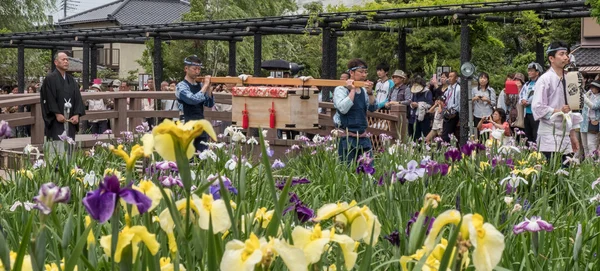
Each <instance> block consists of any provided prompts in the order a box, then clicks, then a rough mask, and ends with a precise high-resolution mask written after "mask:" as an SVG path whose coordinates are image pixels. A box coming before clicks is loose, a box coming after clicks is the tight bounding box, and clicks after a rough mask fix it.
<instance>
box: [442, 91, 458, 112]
mask: <svg viewBox="0 0 600 271" xmlns="http://www.w3.org/2000/svg"><path fill="white" fill-rule="evenodd" d="M455 92H456V89H452V98H453V99H452V100H453V101H454V104H456V95H455V94H456V93H455ZM457 115H458V112H456V110H455V109H448V108H444V119H445V120H451V119H453V118H456V116H457Z"/></svg>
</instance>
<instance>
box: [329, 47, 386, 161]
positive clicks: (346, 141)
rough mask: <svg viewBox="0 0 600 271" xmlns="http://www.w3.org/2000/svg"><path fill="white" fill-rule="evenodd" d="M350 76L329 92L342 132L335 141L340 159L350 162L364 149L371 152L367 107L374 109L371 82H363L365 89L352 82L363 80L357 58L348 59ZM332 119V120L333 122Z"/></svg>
mask: <svg viewBox="0 0 600 271" xmlns="http://www.w3.org/2000/svg"><path fill="white" fill-rule="evenodd" d="M348 71H349V73H350V79H348V80H346V86H339V87H336V88H335V90H334V92H333V105H334V106H335V108H336V109H337V116H336V118H339V119H338V120H337V121H339V128H340V129H342V130H343V131H344V133H343V134H342V136H340V137H341V138H340V142H339V144H338V155H339V156H340V160H341V161H344V162H350V161H352V159H356V158H357V157H359V156H360V155H362V154H363V153H366V152H369V153H370V152H371V149H372V148H373V147H372V144H371V139H370V138H369V136H368V133H367V132H366V131H367V127H368V126H369V125H368V122H367V110H369V111H371V112H374V111H375V110H377V104H376V103H375V97H374V96H373V82H371V81H366V83H365V88H358V87H354V85H353V82H354V81H365V80H366V79H367V64H366V63H365V62H364V61H363V60H361V59H352V60H350V61H349V62H348ZM337 121H336V122H337Z"/></svg>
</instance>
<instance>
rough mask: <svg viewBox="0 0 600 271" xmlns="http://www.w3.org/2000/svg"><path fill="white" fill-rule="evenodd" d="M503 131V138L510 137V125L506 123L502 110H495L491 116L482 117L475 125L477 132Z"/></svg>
mask: <svg viewBox="0 0 600 271" xmlns="http://www.w3.org/2000/svg"><path fill="white" fill-rule="evenodd" d="M486 129H487V130H492V131H494V130H498V129H502V130H504V136H507V137H508V136H510V134H511V131H510V124H508V121H506V111H504V109H502V108H496V109H495V110H494V113H492V115H491V116H487V117H483V118H481V119H480V120H479V123H478V124H477V130H479V131H480V132H481V131H483V130H486Z"/></svg>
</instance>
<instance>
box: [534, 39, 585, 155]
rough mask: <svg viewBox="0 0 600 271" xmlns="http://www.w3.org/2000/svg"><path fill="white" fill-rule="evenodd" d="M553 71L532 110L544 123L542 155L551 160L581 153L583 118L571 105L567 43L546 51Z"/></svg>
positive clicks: (543, 78)
mask: <svg viewBox="0 0 600 271" xmlns="http://www.w3.org/2000/svg"><path fill="white" fill-rule="evenodd" d="M546 53H547V54H548V60H549V61H550V69H549V70H548V71H546V73H544V74H543V75H542V76H540V78H539V79H538V81H537V82H536V84H535V91H534V94H533V101H532V104H531V109H532V111H533V117H534V119H535V120H539V121H540V125H539V127H538V137H537V143H538V148H539V151H540V152H542V153H543V154H544V156H546V158H548V159H551V157H552V155H561V156H562V158H563V160H564V159H565V157H566V155H567V154H570V153H573V152H575V153H576V152H577V151H578V149H579V139H578V137H577V131H576V130H577V129H578V128H579V125H580V123H581V121H582V117H581V114H579V113H573V112H571V108H570V107H569V105H568V104H567V101H566V97H567V93H566V85H565V75H566V73H565V70H564V69H565V67H566V66H567V64H569V49H568V46H567V45H566V44H565V43H563V42H553V43H551V44H550V46H549V47H548V50H547V51H546Z"/></svg>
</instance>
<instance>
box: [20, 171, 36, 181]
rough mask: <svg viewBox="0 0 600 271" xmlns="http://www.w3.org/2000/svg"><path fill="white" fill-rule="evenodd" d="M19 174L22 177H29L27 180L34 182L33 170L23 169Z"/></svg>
mask: <svg viewBox="0 0 600 271" xmlns="http://www.w3.org/2000/svg"><path fill="white" fill-rule="evenodd" d="M19 173H21V175H22V176H25V177H27V179H30V180H33V172H32V171H31V170H28V169H21V170H19Z"/></svg>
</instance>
